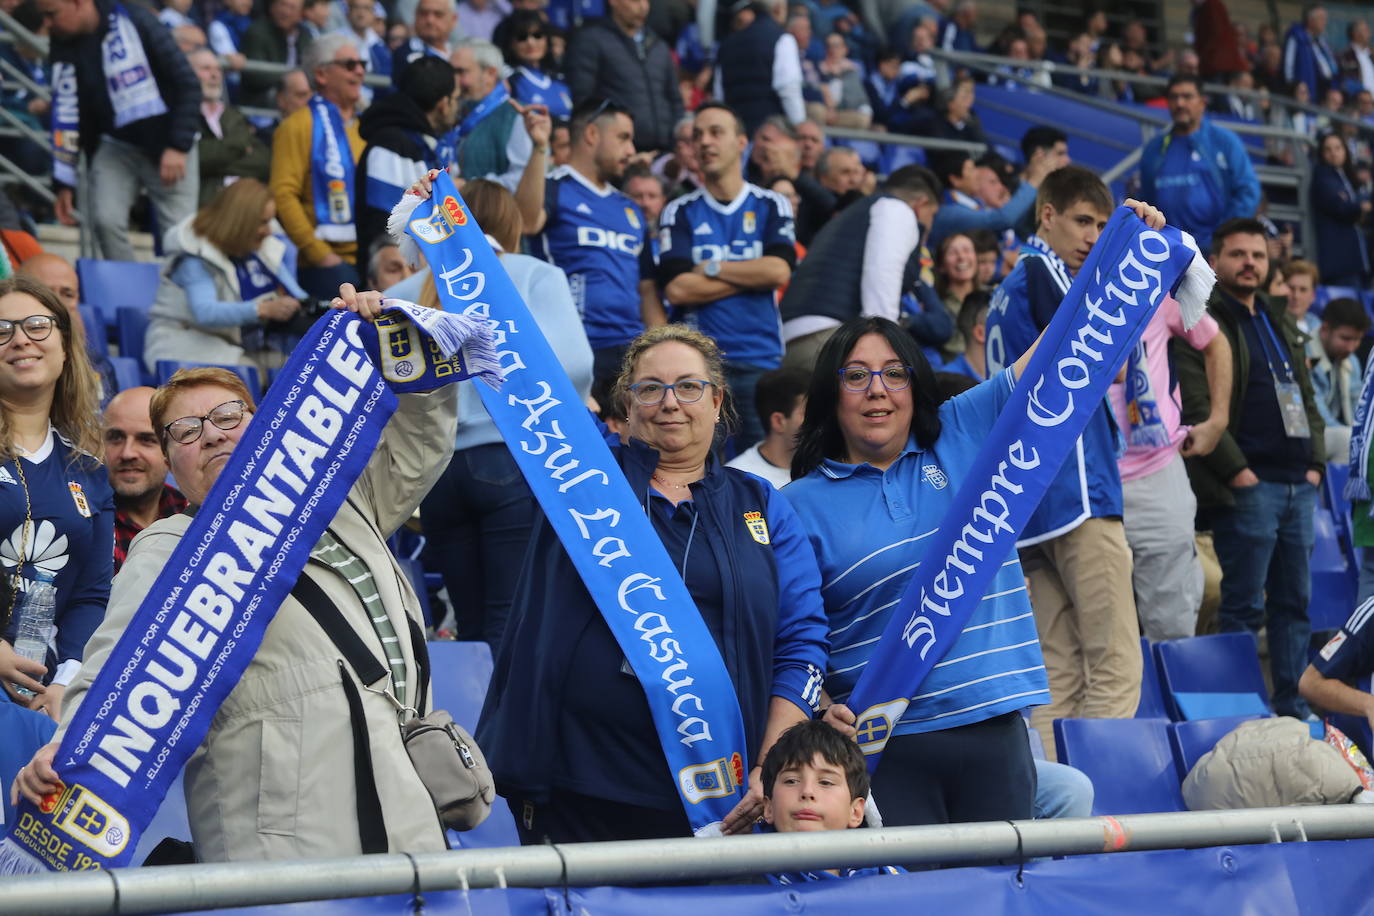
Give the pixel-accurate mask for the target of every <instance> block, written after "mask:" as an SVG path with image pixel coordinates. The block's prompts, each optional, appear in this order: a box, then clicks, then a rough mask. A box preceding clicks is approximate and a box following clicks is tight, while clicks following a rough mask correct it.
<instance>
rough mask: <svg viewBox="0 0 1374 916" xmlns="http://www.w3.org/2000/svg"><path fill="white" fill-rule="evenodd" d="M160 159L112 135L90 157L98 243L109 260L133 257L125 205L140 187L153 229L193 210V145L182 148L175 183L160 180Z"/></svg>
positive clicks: (196, 167) (196, 181) (196, 166)
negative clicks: (182, 173)
mask: <svg viewBox="0 0 1374 916" xmlns="http://www.w3.org/2000/svg"><path fill="white" fill-rule="evenodd" d="M159 169H160V164H159V162H158V161H157V160H155V159H149V158H148V156H147V154H146V153H144V152H143V150H141V149H139V148H138V147H136V146H132V145H130V144H128V143H125V142H123V141H122V140H116V139H114V138H113V137H110V136H104V137H101V138H100V147H99V148H98V149H97V150H96V151H95V156H93V157H92V159H91V169H90V191H89V197H90V199H89V201H87V202H86V203H85V204H84V206H85V207H86V208H87V209H88V211H89V215H90V217H91V228H92V230H93V231H94V232H95V242H96V247H97V249H98V250H99V251H100V253H101V256H102V257H104V258H105V259H107V260H111V261H133V260H135V258H134V249H133V246H132V245H130V244H129V210H130V209H132V208H133V205H134V201H135V200H137V199H138V192H139V191H140V190H144V191H147V192H148V198H149V199H150V200H151V201H152V203H153V209H154V212H155V213H156V214H157V231H158V232H159V233H163V234H165V233H166V232H167V230H168V229H171V228H172V227H173V226H175V225H176V224H177V223H179V222H181V221H182V220H184V219H186V218H187V217H188V216H190V215H191V214H193V213H195V212H196V199H197V196H198V195H199V194H200V155H199V153H198V152H197V149H196V147H194V146H193V147H191V151H190V152H189V153H187V154H186V177H184V178H182V179H181V181H178V182H177V183H176V184H173V185H165V184H163V183H162V176H161V175H160V174H159Z"/></svg>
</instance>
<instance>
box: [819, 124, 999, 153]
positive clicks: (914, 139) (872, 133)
mask: <svg viewBox="0 0 1374 916" xmlns="http://www.w3.org/2000/svg"><path fill="white" fill-rule="evenodd" d="M825 135H826V136H827V137H833V138H839V139H841V140H867V141H869V142H870V143H891V144H892V145H893V146H912V147H918V148H920V149H933V150H957V151H959V152H964V153H969V154H970V155H972V156H981V155H983V153H985V152H987V149H988V147H987V144H986V143H970V142H969V141H967V140H946V139H945V138H943V137H920V136H917V135H915V134H891V133H887V132H885V131H877V130H862V129H860V128H856V127H826V128H825Z"/></svg>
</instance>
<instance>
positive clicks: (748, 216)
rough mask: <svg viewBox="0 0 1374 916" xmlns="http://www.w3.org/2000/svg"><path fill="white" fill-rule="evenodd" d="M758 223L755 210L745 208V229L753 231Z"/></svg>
mask: <svg viewBox="0 0 1374 916" xmlns="http://www.w3.org/2000/svg"><path fill="white" fill-rule="evenodd" d="M756 225H757V222H756V221H755V219H754V211H753V210H745V211H744V231H745V232H753V231H754V227H755V226H756Z"/></svg>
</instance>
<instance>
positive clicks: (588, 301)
mask: <svg viewBox="0 0 1374 916" xmlns="http://www.w3.org/2000/svg"><path fill="white" fill-rule="evenodd" d="M544 212H545V217H546V219H545V222H544V231H543V232H541V233H540V234H539V236H538V238H537V239H536V240H535V243H534V245H533V246H532V247H533V249H534V254H536V255H537V256H539V257H541V258H543V259H544V260H545V261H548V262H549V263H550V264H553V265H554V266H556V267H559V268H561V269H562V270H563V272H564V273H565V274H567V275H568V286H569V287H571V289H572V296H573V302H574V303H576V304H577V310H578V312H579V313H580V314H581V315H582V325H583V327H584V328H585V329H586V331H587V341H588V343H590V344H591V345H592V349H593V350H600V349H603V348H606V347H617V346H622V345H624V344H627V343H629V342H630V341H632V340H634V339H635V337H637V336H638V335H639V334H640V332H642V331H643V330H644V320H643V318H642V317H641V316H640V311H639V282H640V279H641V278H643V279H646V280H648V279H652V278H653V276H654V262H653V256H652V254H651V253H650V251H649V245H648V241H649V239H648V229H647V228H646V226H647V221H646V220H645V219H644V214H643V212H641V211H640V209H639V207H638V206H637V205H636V204H635V202H634V201H633V200H631V199H630V198H628V197H626V196H625V195H624V194H622V193H620V192H619V191H617V190H616V189H615V188H612V187H610V186H607V187H606V188H604V189H600V190H598V189H597V188H596V187H595V186H594V185H593V184H592V183H591V182H590V181H588V180H587V179H586V178H585V177H583V175H582V174H581V173H580V172H578V171H577V170H576V169H574V168H572V167H571V166H567V165H564V166H560V167H559V168H557V169H554V170H553V172H552V173H551V174H550V175H549V177H548V179H547V184H546V185H545V187H544Z"/></svg>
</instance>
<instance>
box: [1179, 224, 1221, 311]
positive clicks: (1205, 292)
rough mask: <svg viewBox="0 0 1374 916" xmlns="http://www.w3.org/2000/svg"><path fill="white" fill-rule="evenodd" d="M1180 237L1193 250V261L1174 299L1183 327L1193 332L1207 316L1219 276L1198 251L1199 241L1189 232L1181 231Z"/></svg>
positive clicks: (1189, 264)
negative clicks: (1208, 303) (1176, 302)
mask: <svg viewBox="0 0 1374 916" xmlns="http://www.w3.org/2000/svg"><path fill="white" fill-rule="evenodd" d="M1179 235H1181V236H1183V243H1184V244H1185V245H1187V246H1188V247H1189V248H1191V249H1192V250H1193V260H1192V261H1190V262H1189V263H1188V269H1187V270H1186V271H1185V272H1184V274H1183V279H1182V280H1181V281H1180V282H1179V284H1178V290H1177V291H1176V292H1175V293H1174V298H1175V299H1177V300H1178V310H1179V313H1180V314H1181V315H1182V316H1183V327H1184V328H1185V329H1186V330H1190V331H1191V330H1192V329H1193V326H1194V325H1196V324H1197V323H1198V322H1199V321H1201V320H1202V316H1203V315H1205V314H1207V300H1208V299H1210V298H1211V296H1212V287H1213V286H1215V285H1216V282H1217V275H1216V272H1215V271H1214V270H1212V265H1211V264H1208V263H1207V259H1206V258H1205V257H1203V256H1202V252H1201V251H1199V250H1198V247H1197V241H1196V240H1194V238H1193V237H1192V236H1191V235H1189V234H1188V233H1187V232H1183V231H1181V230H1180V232H1179Z"/></svg>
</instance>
